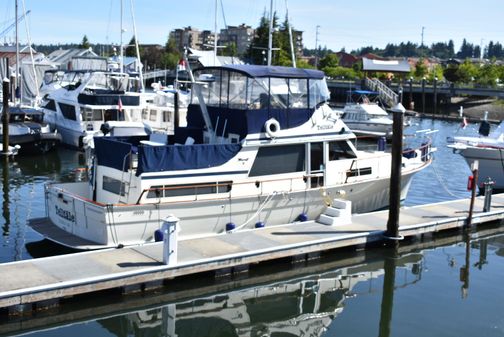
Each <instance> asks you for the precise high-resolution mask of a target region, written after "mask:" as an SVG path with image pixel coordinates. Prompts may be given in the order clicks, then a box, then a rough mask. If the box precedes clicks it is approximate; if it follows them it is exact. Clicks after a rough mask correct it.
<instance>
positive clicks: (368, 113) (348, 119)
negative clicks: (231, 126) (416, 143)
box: [341, 90, 393, 138]
mask: <svg viewBox="0 0 504 337" xmlns="http://www.w3.org/2000/svg"><path fill="white" fill-rule="evenodd" d="M377 95H378V93H377V92H374V91H367V90H354V91H351V92H349V97H351V99H349V101H348V102H347V103H346V104H345V107H344V108H343V112H342V116H341V119H343V121H344V122H345V124H346V125H347V126H348V127H349V128H350V130H352V131H353V132H354V133H355V134H357V135H365V136H374V137H380V136H383V137H387V138H390V137H391V136H392V124H393V121H392V119H390V118H389V115H388V113H387V111H385V110H384V109H383V108H382V107H381V106H380V104H379V102H378V101H376V100H373V98H372V97H373V96H377ZM352 97H353V98H352Z"/></svg>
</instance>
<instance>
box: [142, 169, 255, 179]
mask: <svg viewBox="0 0 504 337" xmlns="http://www.w3.org/2000/svg"><path fill="white" fill-rule="evenodd" d="M231 174H248V171H226V172H205V173H186V174H173V175H162V176H142V180H150V179H168V178H190V177H204V176H219V175H231Z"/></svg>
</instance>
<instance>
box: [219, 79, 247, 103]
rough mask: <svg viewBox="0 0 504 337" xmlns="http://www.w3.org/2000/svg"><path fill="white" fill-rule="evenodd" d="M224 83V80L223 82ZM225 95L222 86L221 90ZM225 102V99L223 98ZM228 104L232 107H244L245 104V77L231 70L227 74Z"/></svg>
mask: <svg viewBox="0 0 504 337" xmlns="http://www.w3.org/2000/svg"><path fill="white" fill-rule="evenodd" d="M223 84H224V82H223ZM222 93H223V95H225V91H224V86H223V90H222ZM223 101H224V102H225V100H223ZM228 104H229V107H230V108H233V109H245V108H246V105H247V77H246V76H244V75H242V74H239V73H236V72H231V73H230V76H229V98H228Z"/></svg>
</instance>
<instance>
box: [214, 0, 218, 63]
mask: <svg viewBox="0 0 504 337" xmlns="http://www.w3.org/2000/svg"><path fill="white" fill-rule="evenodd" d="M218 1H219V0H215V20H214V61H213V63H214V64H213V65H214V66H216V65H217V3H218Z"/></svg>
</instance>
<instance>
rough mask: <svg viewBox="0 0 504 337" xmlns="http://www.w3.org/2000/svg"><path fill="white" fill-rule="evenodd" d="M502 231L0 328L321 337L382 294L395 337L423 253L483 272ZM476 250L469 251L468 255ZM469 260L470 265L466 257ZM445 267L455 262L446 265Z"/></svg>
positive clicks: (334, 258)
mask: <svg viewBox="0 0 504 337" xmlns="http://www.w3.org/2000/svg"><path fill="white" fill-rule="evenodd" d="M503 232H504V228H501V227H499V226H495V227H488V228H486V229H483V230H479V231H478V234H477V235H478V237H479V238H478V239H477V240H474V239H473V240H472V241H470V242H468V241H466V240H467V239H468V238H470V237H471V236H469V235H465V234H464V233H460V234H456V235H454V234H453V233H452V234H451V235H447V234H442V235H436V236H434V237H429V238H428V240H426V241H422V240H420V239H418V240H417V241H413V242H405V243H402V244H401V246H399V247H398V248H392V249H390V248H389V249H379V248H373V249H372V250H366V251H359V252H355V251H337V252H336V253H334V254H330V255H326V256H323V257H322V258H321V259H320V260H316V262H310V261H308V262H306V263H304V264H302V265H292V264H290V263H283V264H275V265H271V266H268V265H266V266H262V267H258V269H256V270H254V269H253V270H251V271H250V272H249V274H248V275H244V277H242V278H238V279H235V278H229V279H218V280H217V281H215V280H214V279H213V278H212V277H209V276H205V277H202V278H198V277H194V276H192V277H190V278H187V279H180V280H174V281H171V282H170V283H169V284H167V285H166V286H165V288H163V290H162V291H157V292H151V293H144V294H138V295H129V296H124V297H121V296H119V295H118V294H116V293H106V294H102V295H99V296H96V297H94V298H92V299H90V298H89V297H86V298H85V299H84V298H81V299H78V300H75V301H74V302H72V301H70V302H66V303H64V304H63V305H62V306H60V307H58V308H55V309H53V310H52V311H49V312H46V313H45V312H41V313H37V314H36V315H34V316H33V317H30V318H24V319H23V320H22V321H16V320H12V319H11V320H9V321H6V322H4V323H3V324H0V335H8V334H14V333H21V332H23V333H27V332H30V331H31V332H35V333H34V334H38V333H37V332H36V331H39V333H40V332H41V331H43V330H44V329H54V328H58V327H60V326H63V325H64V326H66V328H65V329H67V330H68V329H69V330H70V331H66V333H70V332H72V329H79V330H80V329H82V328H83V325H82V324H80V323H83V322H87V323H89V322H96V323H94V324H98V326H100V327H101V328H102V329H103V330H105V331H107V333H104V334H100V336H105V335H109V334H112V335H114V336H170V337H175V336H179V337H180V336H199V337H211V336H277V337H278V336H322V335H324V334H325V332H326V331H328V329H331V326H332V324H333V323H334V322H336V321H338V319H339V316H340V315H341V314H342V313H343V310H344V309H345V307H346V306H347V305H348V303H349V301H351V302H353V301H357V300H362V299H364V298H366V297H374V296H376V295H377V294H378V295H380V294H381V295H380V296H381V306H380V308H381V311H380V321H379V326H378V327H376V328H378V329H377V330H378V335H379V336H381V337H387V336H390V335H393V334H394V333H393V331H392V330H393V329H392V322H393V319H392V318H393V317H392V313H393V312H394V311H393V308H394V294H395V293H396V292H397V290H398V289H405V288H409V287H412V286H415V285H417V284H421V283H422V277H423V273H424V272H426V271H427V268H426V262H425V257H424V256H425V254H424V253H422V251H424V250H430V249H432V248H436V247H439V246H446V247H448V246H453V245H456V244H458V245H460V244H463V243H466V242H467V243H469V245H468V247H470V250H474V249H478V250H479V251H480V254H479V261H478V262H477V264H475V265H474V267H475V268H476V267H477V268H481V267H483V265H484V264H485V261H486V258H487V257H486V255H487V247H492V249H493V250H494V251H498V250H499V249H502V248H501V247H504V234H503ZM485 237H488V239H485ZM470 250H469V251H468V250H467V249H465V252H466V253H468V252H469V254H470ZM440 253H441V251H440ZM465 261H466V262H465V263H466V265H468V266H469V265H470V264H469V259H468V255H467V254H466V256H465ZM447 267H448V268H452V267H453V264H450V262H449V263H448V264H445V266H444V268H447ZM463 268H464V267H463ZM461 275H462V273H461ZM463 275H464V276H463V283H462V288H463V290H464V291H465V294H466V295H467V291H468V287H469V284H470V283H469V273H468V272H467V273H464V274H463ZM461 280H462V278H461ZM454 286H455V285H454ZM425 296H429V294H425ZM365 314H366V313H363V315H365ZM368 314H369V313H368ZM371 315H372V314H371ZM87 323H86V326H89V325H88V324H87ZM72 324H73V325H72ZM95 328H96V327H95ZM376 328H375V329H376ZM51 331H54V330H51ZM75 331H77V330H75ZM395 333H397V331H396V332H395ZM41 335H44V334H43V333H42V334H41ZM60 335H64V333H63V334H60Z"/></svg>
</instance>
